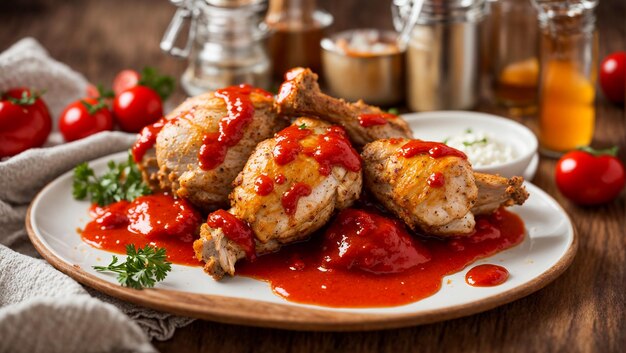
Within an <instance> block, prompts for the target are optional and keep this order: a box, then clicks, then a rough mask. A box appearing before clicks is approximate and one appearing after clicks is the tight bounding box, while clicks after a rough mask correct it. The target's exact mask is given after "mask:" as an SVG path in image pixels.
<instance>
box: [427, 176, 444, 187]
mask: <svg viewBox="0 0 626 353" xmlns="http://www.w3.org/2000/svg"><path fill="white" fill-rule="evenodd" d="M427 183H428V185H429V186H431V187H433V188H440V187H442V186H444V185H445V184H446V177H445V176H444V175H443V174H442V173H439V172H435V173H432V174H431V175H430V176H429V177H428V180H427Z"/></svg>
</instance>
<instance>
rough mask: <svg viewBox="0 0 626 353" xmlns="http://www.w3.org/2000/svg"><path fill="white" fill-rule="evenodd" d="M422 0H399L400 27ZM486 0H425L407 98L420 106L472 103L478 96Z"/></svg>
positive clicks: (414, 34) (410, 58)
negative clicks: (481, 34)
mask: <svg viewBox="0 0 626 353" xmlns="http://www.w3.org/2000/svg"><path fill="white" fill-rule="evenodd" d="M419 1H421V0H394V1H393V4H392V11H393V15H394V25H395V27H396V30H398V31H401V32H402V31H403V30H405V26H407V25H411V23H410V21H409V20H408V19H409V17H410V14H411V8H412V6H414V5H415V4H416V3H418V2H419ZM487 12H488V6H487V2H486V0H424V3H423V6H422V10H421V13H420V14H419V17H418V18H417V20H416V22H415V24H414V26H413V29H412V30H411V31H410V36H409V40H408V47H407V63H406V68H407V103H408V106H409V108H411V109H412V110H417V111H428V110H441V109H470V108H472V107H473V106H474V105H476V103H477V101H478V97H479V89H478V87H479V71H480V70H479V61H480V60H479V59H480V58H479V52H480V47H479V45H480V41H479V38H480V25H481V23H482V21H483V19H484V17H485V15H486V14H487Z"/></svg>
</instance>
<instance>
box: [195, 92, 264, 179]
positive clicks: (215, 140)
mask: <svg viewBox="0 0 626 353" xmlns="http://www.w3.org/2000/svg"><path fill="white" fill-rule="evenodd" d="M252 93H259V94H262V95H264V96H266V97H272V95H271V93H269V92H266V91H264V90H262V89H260V88H254V87H252V86H250V85H248V84H242V85H239V86H230V87H226V88H222V89H218V90H217V91H215V96H216V97H219V98H222V99H223V100H224V102H225V103H226V110H227V111H228V114H227V115H226V116H225V117H223V118H222V119H221V120H220V122H219V132H217V133H208V134H205V136H204V138H203V139H202V146H200V151H199V152H198V161H199V163H200V168H202V169H203V170H211V169H213V168H215V167H217V166H219V165H220V164H222V163H223V162H224V159H225V158H226V153H227V152H228V148H229V147H233V146H235V145H236V144H237V143H239V141H240V140H241V138H242V137H243V133H244V128H245V127H246V126H247V125H248V124H249V123H250V121H252V118H253V117H254V105H253V104H252V101H251V100H250V94H252Z"/></svg>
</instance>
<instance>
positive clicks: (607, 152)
mask: <svg viewBox="0 0 626 353" xmlns="http://www.w3.org/2000/svg"><path fill="white" fill-rule="evenodd" d="M578 150H579V151H583V152H587V153H589V154H591V155H594V156H596V157H599V156H613V157H616V156H617V151H618V148H617V146H613V147H610V148H604V149H595V148H593V147H591V146H582V147H579V148H578Z"/></svg>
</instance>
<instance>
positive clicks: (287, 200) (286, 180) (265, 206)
mask: <svg viewBox="0 0 626 353" xmlns="http://www.w3.org/2000/svg"><path fill="white" fill-rule="evenodd" d="M325 148H330V149H329V150H326V149H325ZM337 148H338V149H337ZM360 169H361V161H360V158H359V155H358V153H357V152H356V151H355V150H354V149H353V148H352V146H351V145H350V142H349V140H348V139H347V136H346V135H345V132H344V131H343V129H341V128H340V127H337V126H335V127H331V125H330V124H328V123H326V122H323V121H320V120H317V119H310V118H299V119H296V120H295V121H294V123H293V124H292V125H291V126H290V127H288V128H286V129H284V130H282V131H281V132H279V133H277V134H276V135H275V137H274V138H271V139H268V140H265V141H263V142H261V143H259V145H258V146H257V147H256V149H255V150H254V152H253V153H252V155H251V156H250V158H249V159H248V162H247V163H246V165H245V167H244V168H243V171H242V172H241V173H240V174H239V176H238V177H237V179H236V180H235V182H234V185H235V186H236V187H235V189H234V190H233V191H232V193H231V194H230V201H231V208H230V210H228V212H229V213H230V214H231V215H234V216H235V217H236V218H237V219H238V220H240V221H242V222H244V223H245V224H246V225H247V226H249V228H250V229H251V230H252V232H253V233H254V244H255V248H256V249H255V250H256V253H257V254H263V253H268V252H272V251H276V250H278V249H279V248H280V247H281V246H282V245H283V244H287V243H292V242H294V241H298V240H302V239H306V238H307V237H309V236H310V235H311V233H313V232H314V231H316V230H317V229H319V228H321V227H322V226H323V225H324V224H326V223H327V222H328V220H329V219H330V217H331V216H332V214H333V213H334V212H335V210H340V209H343V208H346V207H349V206H350V205H351V204H352V203H353V201H354V200H356V199H357V198H358V197H359V195H360V193H361V186H362V177H361V170H360ZM218 212H219V211H218ZM209 218H211V216H209ZM200 236H201V238H200V239H199V240H197V241H196V242H195V243H194V249H195V251H196V256H197V257H198V259H201V260H204V261H205V263H206V265H205V270H206V272H208V273H209V274H210V275H212V276H213V277H214V278H216V279H219V278H221V277H222V276H224V275H225V274H229V275H233V274H234V272H235V263H236V262H237V261H238V260H240V259H242V258H244V257H246V252H245V251H244V249H243V248H242V246H240V245H239V244H238V243H237V242H236V241H235V240H233V239H229V238H228V237H227V236H226V232H225V231H224V229H222V228H221V227H211V226H209V224H204V225H202V227H201V230H200Z"/></svg>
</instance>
